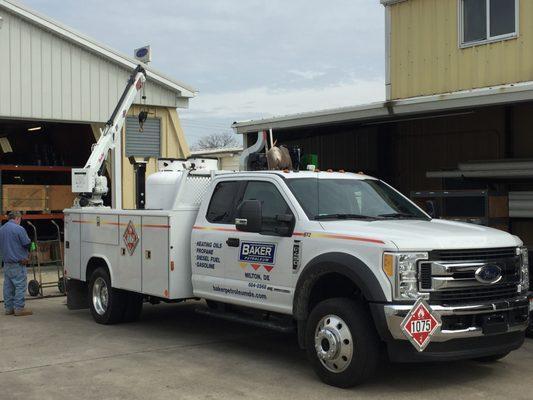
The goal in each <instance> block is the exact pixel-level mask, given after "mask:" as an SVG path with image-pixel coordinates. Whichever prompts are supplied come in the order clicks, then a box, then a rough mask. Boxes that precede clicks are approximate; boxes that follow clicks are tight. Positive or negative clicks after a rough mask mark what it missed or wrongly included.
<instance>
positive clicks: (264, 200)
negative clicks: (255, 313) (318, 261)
mask: <svg viewBox="0 0 533 400" xmlns="http://www.w3.org/2000/svg"><path fill="white" fill-rule="evenodd" d="M240 200H241V201H243V200H259V201H260V202H261V204H262V213H263V232H262V233H250V232H239V231H235V232H234V233H233V232H228V233H227V234H226V235H225V237H226V238H227V239H226V240H228V241H229V243H231V244H232V245H233V246H237V247H233V249H234V250H233V251H232V252H231V258H230V260H228V262H225V264H224V267H225V286H227V287H229V288H231V289H233V290H232V294H231V297H232V298H234V299H235V300H237V301H238V302H239V303H242V304H243V305H252V304H253V305H254V307H258V308H264V309H269V310H272V311H277V312H285V313H291V312H292V298H293V287H294V284H293V279H294V277H293V273H292V260H293V245H294V240H293V238H290V237H281V236H278V235H276V233H275V232H274V228H275V226H276V225H277V223H276V217H277V215H280V214H292V215H295V213H294V212H293V210H291V207H290V206H289V202H288V201H287V200H286V198H285V197H284V195H283V194H282V192H281V191H280V190H279V188H278V187H277V186H276V184H275V183H274V182H273V181H266V180H265V181H260V180H257V181H256V180H254V181H249V182H247V184H246V187H245V188H244V193H243V195H242V196H241V199H240ZM228 255H230V254H228Z"/></svg>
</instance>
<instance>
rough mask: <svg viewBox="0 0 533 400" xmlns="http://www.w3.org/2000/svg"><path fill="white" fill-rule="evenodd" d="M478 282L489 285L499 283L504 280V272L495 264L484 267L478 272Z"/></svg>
mask: <svg viewBox="0 0 533 400" xmlns="http://www.w3.org/2000/svg"><path fill="white" fill-rule="evenodd" d="M475 276H476V280H477V281H478V282H481V283H485V284H487V285H493V284H495V283H498V282H500V281H501V280H502V278H503V272H502V269H501V268H500V267H498V266H497V265H494V264H489V265H484V266H482V267H479V268H478V269H477V271H476V275H475Z"/></svg>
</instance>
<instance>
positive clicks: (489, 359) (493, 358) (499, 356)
mask: <svg viewBox="0 0 533 400" xmlns="http://www.w3.org/2000/svg"><path fill="white" fill-rule="evenodd" d="M509 353H510V352H509V351H508V352H507V353H502V354H494V355H493V356H486V357H479V358H476V359H475V360H476V361H478V362H482V363H493V362H497V361H500V360H501V359H502V358H504V357H507V356H508V355H509Z"/></svg>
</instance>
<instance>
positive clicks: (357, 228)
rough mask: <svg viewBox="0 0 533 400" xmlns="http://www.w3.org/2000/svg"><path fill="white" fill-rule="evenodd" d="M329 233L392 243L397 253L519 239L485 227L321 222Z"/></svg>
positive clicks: (509, 243) (501, 243) (438, 222)
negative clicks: (399, 251) (396, 248)
mask: <svg viewBox="0 0 533 400" xmlns="http://www.w3.org/2000/svg"><path fill="white" fill-rule="evenodd" d="M321 225H322V227H323V228H324V230H325V231H326V232H328V233H334V234H341V235H356V236H361V237H365V238H368V239H376V240H382V241H383V242H385V243H390V242H392V243H393V244H394V245H396V247H398V250H427V251H430V250H437V249H440V250H443V249H476V248H493V247H514V246H520V245H522V242H521V241H520V239H518V237H516V236H513V235H511V234H509V233H507V232H504V231H500V230H497V229H493V228H488V227H486V226H480V225H474V224H467V223H462V222H454V221H445V220H438V219H434V220H431V221H421V220H386V221H368V222H367V221H354V220H349V221H322V222H321Z"/></svg>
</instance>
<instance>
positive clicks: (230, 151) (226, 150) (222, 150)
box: [191, 147, 243, 156]
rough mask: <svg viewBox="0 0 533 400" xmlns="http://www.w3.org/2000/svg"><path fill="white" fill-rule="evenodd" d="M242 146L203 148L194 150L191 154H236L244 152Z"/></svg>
mask: <svg viewBox="0 0 533 400" xmlns="http://www.w3.org/2000/svg"><path fill="white" fill-rule="evenodd" d="M242 150H243V148H242V147H222V148H218V149H202V150H193V151H191V155H193V156H199V155H219V154H234V153H240V152H242Z"/></svg>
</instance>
